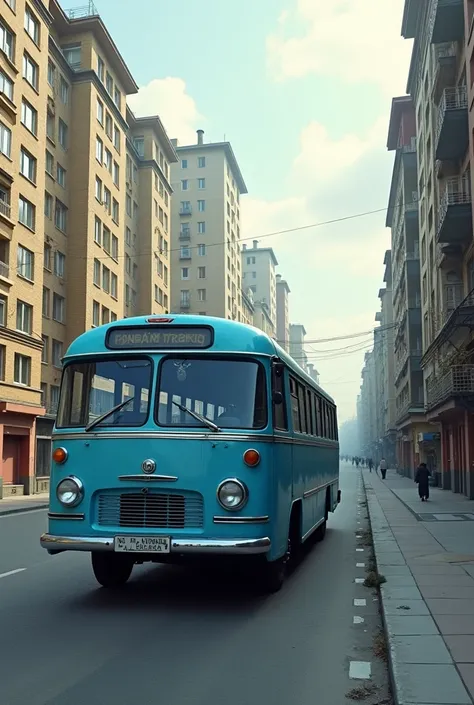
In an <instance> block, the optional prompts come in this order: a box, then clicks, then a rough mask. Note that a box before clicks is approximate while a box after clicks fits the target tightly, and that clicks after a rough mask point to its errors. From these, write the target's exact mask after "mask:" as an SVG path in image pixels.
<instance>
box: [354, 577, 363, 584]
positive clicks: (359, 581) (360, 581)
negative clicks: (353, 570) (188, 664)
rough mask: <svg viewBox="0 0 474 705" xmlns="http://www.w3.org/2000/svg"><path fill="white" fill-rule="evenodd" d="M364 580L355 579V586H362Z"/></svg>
mask: <svg viewBox="0 0 474 705" xmlns="http://www.w3.org/2000/svg"><path fill="white" fill-rule="evenodd" d="M364 580H365V578H356V579H355V581H354V582H356V583H357V585H362V583H363V582H364Z"/></svg>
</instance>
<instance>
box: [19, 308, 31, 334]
mask: <svg viewBox="0 0 474 705" xmlns="http://www.w3.org/2000/svg"><path fill="white" fill-rule="evenodd" d="M32 326H33V306H30V304H26V303H25V302H24V301H17V302H16V329H17V330H19V331H21V332H22V333H27V334H28V335H31V331H32Z"/></svg>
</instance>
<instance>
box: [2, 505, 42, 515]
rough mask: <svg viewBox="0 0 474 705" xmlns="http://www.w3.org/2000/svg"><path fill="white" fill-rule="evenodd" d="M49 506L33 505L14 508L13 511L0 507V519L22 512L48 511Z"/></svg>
mask: <svg viewBox="0 0 474 705" xmlns="http://www.w3.org/2000/svg"><path fill="white" fill-rule="evenodd" d="M48 507H49V504H35V506H34V507H15V508H14V509H2V507H1V505H0V517H6V516H10V515H11V514H20V513H23V512H34V511H36V510H37V509H48Z"/></svg>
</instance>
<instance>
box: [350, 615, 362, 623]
mask: <svg viewBox="0 0 474 705" xmlns="http://www.w3.org/2000/svg"><path fill="white" fill-rule="evenodd" d="M352 621H353V623H354V624H363V623H364V618H363V617H359V616H357V615H355V616H354V618H353V620H352Z"/></svg>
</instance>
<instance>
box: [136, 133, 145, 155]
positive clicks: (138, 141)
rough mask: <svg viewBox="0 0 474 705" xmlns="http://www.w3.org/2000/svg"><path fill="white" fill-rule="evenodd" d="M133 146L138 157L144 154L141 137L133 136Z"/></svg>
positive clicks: (143, 140) (143, 142)
mask: <svg viewBox="0 0 474 705" xmlns="http://www.w3.org/2000/svg"><path fill="white" fill-rule="evenodd" d="M133 146H134V147H135V149H136V150H137V154H138V155H139V156H140V157H144V156H145V139H144V138H143V137H134V139H133Z"/></svg>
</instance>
